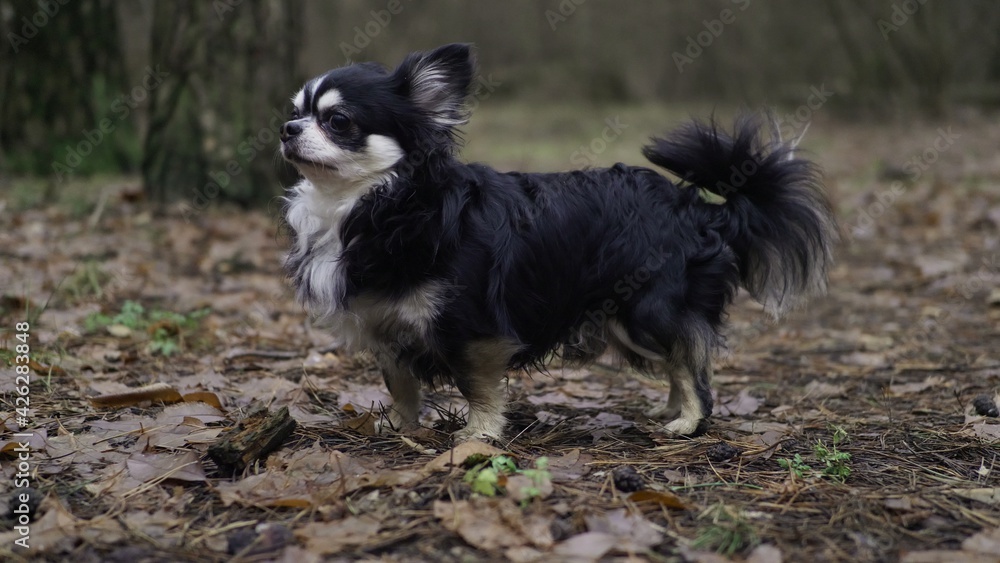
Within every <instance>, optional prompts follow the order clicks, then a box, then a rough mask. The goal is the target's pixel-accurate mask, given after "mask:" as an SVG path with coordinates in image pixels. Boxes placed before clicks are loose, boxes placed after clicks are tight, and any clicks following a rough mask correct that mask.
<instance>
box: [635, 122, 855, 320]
mask: <svg viewBox="0 0 1000 563" xmlns="http://www.w3.org/2000/svg"><path fill="white" fill-rule="evenodd" d="M643 154H644V155H645V157H646V158H647V159H649V161H650V162H652V163H653V164H656V165H658V166H661V167H663V168H666V169H667V170H669V171H671V172H673V173H674V174H676V175H677V176H679V177H680V178H681V179H682V180H684V181H685V182H687V183H689V184H692V185H694V186H697V187H700V188H703V189H705V190H708V191H709V192H712V193H714V194H717V195H719V196H721V197H723V198H725V200H726V201H725V203H724V204H722V206H721V207H722V209H723V211H724V212H726V213H727V214H728V220H727V221H726V224H727V226H726V227H725V230H727V231H728V232H727V233H726V235H725V236H726V238H727V239H728V242H729V245H730V246H731V247H732V248H733V250H734V251H735V252H736V255H737V257H738V259H739V263H740V264H739V265H740V277H741V282H742V285H743V287H745V288H746V289H747V291H749V292H750V294H751V295H752V296H753V297H754V299H756V300H757V301H759V302H761V303H763V304H764V306H765V307H766V308H767V309H768V310H769V311H770V312H771V313H772V314H774V315H775V316H778V315H780V314H781V313H783V312H785V311H786V310H788V309H789V308H791V307H794V306H795V305H796V304H798V303H799V302H801V301H802V300H803V299H804V298H806V297H808V296H810V295H812V294H817V293H823V292H825V291H826V280H827V270H828V269H829V267H830V264H831V262H832V246H833V244H834V243H835V242H836V240H837V239H838V233H839V231H838V227H837V224H836V220H835V219H834V217H833V212H832V211H831V208H830V204H829V202H828V201H827V199H826V197H825V196H824V194H823V192H822V189H821V187H820V183H819V172H818V170H817V168H816V167H815V166H814V165H813V164H812V163H811V162H809V161H808V160H804V159H802V158H798V157H797V156H796V151H795V146H794V145H793V144H789V143H783V142H782V141H781V139H780V138H779V136H778V135H777V133H776V129H775V128H773V127H767V128H766V129H765V125H763V123H762V119H761V118H760V117H758V116H752V115H750V116H743V117H740V118H738V119H737V121H736V126H735V131H734V132H733V134H732V135H731V136H730V135H729V134H727V133H725V132H724V131H720V129H719V127H718V125H717V124H716V123H714V122H712V123H708V124H705V123H701V122H697V121H696V122H692V123H689V124H686V125H684V126H682V127H680V128H679V129H677V130H675V131H673V132H672V133H670V134H669V135H668V136H666V137H663V138H654V139H653V142H652V144H650V145H648V146H646V147H645V148H643Z"/></svg>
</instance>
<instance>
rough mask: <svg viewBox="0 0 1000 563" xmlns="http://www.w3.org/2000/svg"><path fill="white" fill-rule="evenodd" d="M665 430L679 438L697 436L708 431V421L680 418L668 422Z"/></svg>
mask: <svg viewBox="0 0 1000 563" xmlns="http://www.w3.org/2000/svg"><path fill="white" fill-rule="evenodd" d="M664 428H665V429H666V431H667V432H668V433H669V434H675V435H677V436H697V435H699V434H703V433H704V432H705V430H707V429H708V419H705V418H678V419H676V420H672V421H670V422H668V423H667V425H666V426H665V427H664Z"/></svg>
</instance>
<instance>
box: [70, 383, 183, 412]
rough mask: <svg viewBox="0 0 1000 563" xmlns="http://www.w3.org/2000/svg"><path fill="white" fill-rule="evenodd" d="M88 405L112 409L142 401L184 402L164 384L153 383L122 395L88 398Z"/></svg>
mask: <svg viewBox="0 0 1000 563" xmlns="http://www.w3.org/2000/svg"><path fill="white" fill-rule="evenodd" d="M88 400H89V401H90V404H92V405H94V406H95V407H104V408H114V407H130V406H133V405H137V404H139V403H142V402H144V401H159V402H161V403H167V404H169V403H177V402H180V401H182V400H184V398H183V397H181V394H180V393H178V392H177V390H176V389H174V388H173V387H172V386H170V385H168V384H166V383H153V384H152V385H146V386H145V387H139V388H137V389H135V390H132V391H126V392H124V393H109V394H106V395H99V396H97V397H89V399H88Z"/></svg>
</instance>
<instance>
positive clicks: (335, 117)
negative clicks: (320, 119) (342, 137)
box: [328, 111, 351, 133]
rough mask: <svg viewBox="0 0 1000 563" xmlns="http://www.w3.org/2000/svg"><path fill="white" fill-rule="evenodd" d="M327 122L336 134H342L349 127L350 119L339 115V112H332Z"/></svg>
mask: <svg viewBox="0 0 1000 563" xmlns="http://www.w3.org/2000/svg"><path fill="white" fill-rule="evenodd" d="M328 121H329V123H330V127H331V128H332V129H333V130H334V131H336V132H338V133H343V132H344V131H347V130H348V129H349V128H350V127H351V118H349V117H347V116H346V115H344V114H342V113H340V112H339V111H335V112H333V114H331V115H330V118H329V119H328Z"/></svg>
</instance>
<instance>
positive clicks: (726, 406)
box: [712, 389, 760, 416]
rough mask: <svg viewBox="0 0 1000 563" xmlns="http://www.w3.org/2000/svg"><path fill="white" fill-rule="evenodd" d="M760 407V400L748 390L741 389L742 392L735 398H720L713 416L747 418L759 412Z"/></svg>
mask: <svg viewBox="0 0 1000 563" xmlns="http://www.w3.org/2000/svg"><path fill="white" fill-rule="evenodd" d="M759 407H760V399H758V398H757V397H754V396H752V395H750V391H749V390H748V389H740V392H739V393H737V394H736V396H735V397H725V398H722V397H720V398H719V401H718V402H717V403H716V405H715V409H714V411H713V413H712V414H713V415H717V416H746V415H748V414H753V413H755V412H757V409H758V408H759Z"/></svg>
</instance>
